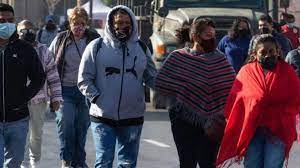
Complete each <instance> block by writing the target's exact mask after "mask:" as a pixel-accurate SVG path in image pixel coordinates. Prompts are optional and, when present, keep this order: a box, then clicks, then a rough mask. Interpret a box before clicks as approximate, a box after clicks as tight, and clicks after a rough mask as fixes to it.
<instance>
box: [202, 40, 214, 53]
mask: <svg viewBox="0 0 300 168" xmlns="http://www.w3.org/2000/svg"><path fill="white" fill-rule="evenodd" d="M200 44H201V46H202V48H203V50H204V52H206V53H208V52H213V51H214V50H215V49H216V39H215V38H211V39H209V40H201V43H200Z"/></svg>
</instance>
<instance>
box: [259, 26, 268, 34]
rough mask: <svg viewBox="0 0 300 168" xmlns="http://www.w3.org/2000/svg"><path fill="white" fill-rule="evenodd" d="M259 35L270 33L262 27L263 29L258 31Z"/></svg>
mask: <svg viewBox="0 0 300 168" xmlns="http://www.w3.org/2000/svg"><path fill="white" fill-rule="evenodd" d="M259 33H260V34H269V33H271V31H270V30H269V28H267V27H263V28H261V29H259Z"/></svg>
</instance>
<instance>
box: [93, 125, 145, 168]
mask: <svg viewBox="0 0 300 168" xmlns="http://www.w3.org/2000/svg"><path fill="white" fill-rule="evenodd" d="M142 127H143V125H138V126H123V127H111V126H109V125H107V124H103V123H95V122H92V124H91V129H92V133H93V138H94V144H95V148H96V160H95V168H112V166H113V160H114V155H115V152H116V153H117V155H118V161H117V165H118V168H135V167H136V163H137V157H138V152H139V144H140V137H141V132H142Z"/></svg>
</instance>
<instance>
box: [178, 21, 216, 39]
mask: <svg viewBox="0 0 300 168" xmlns="http://www.w3.org/2000/svg"><path fill="white" fill-rule="evenodd" d="M207 26H211V27H213V28H215V27H216V26H215V23H214V22H213V21H212V20H211V19H210V18H196V19H194V21H193V23H192V25H191V26H188V25H185V26H184V27H182V28H179V29H177V30H176V34H175V36H176V38H177V40H178V42H179V43H181V44H183V43H185V42H193V41H192V39H191V37H190V33H196V34H200V33H202V32H203V31H204V30H205V29H206V27H207Z"/></svg>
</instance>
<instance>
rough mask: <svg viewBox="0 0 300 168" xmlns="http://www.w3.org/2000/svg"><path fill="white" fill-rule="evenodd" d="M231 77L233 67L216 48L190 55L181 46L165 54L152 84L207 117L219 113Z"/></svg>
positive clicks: (222, 107)
mask: <svg viewBox="0 0 300 168" xmlns="http://www.w3.org/2000/svg"><path fill="white" fill-rule="evenodd" d="M234 79H235V72H234V69H233V68H232V66H231V65H230V64H229V62H228V61H227V59H226V58H225V56H224V55H223V54H221V53H220V52H219V51H214V52H211V53H207V54H193V53H190V52H189V49H187V48H183V49H179V50H176V51H174V52H172V53H171V54H170V55H169V57H168V58H167V60H166V61H165V63H164V65H163V66H162V68H161V69H160V71H159V73H158V75H157V78H156V86H155V87H156V89H157V91H158V92H160V93H161V94H165V95H169V96H175V97H176V98H177V100H178V101H180V102H183V103H184V105H185V106H187V107H189V108H191V109H192V110H193V111H195V112H197V113H199V114H201V116H206V117H210V116H213V115H215V114H220V113H223V111H224V105H225V103H226V98H227V96H228V94H229V92H230V89H231V86H232V83H233V81H234Z"/></svg>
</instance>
